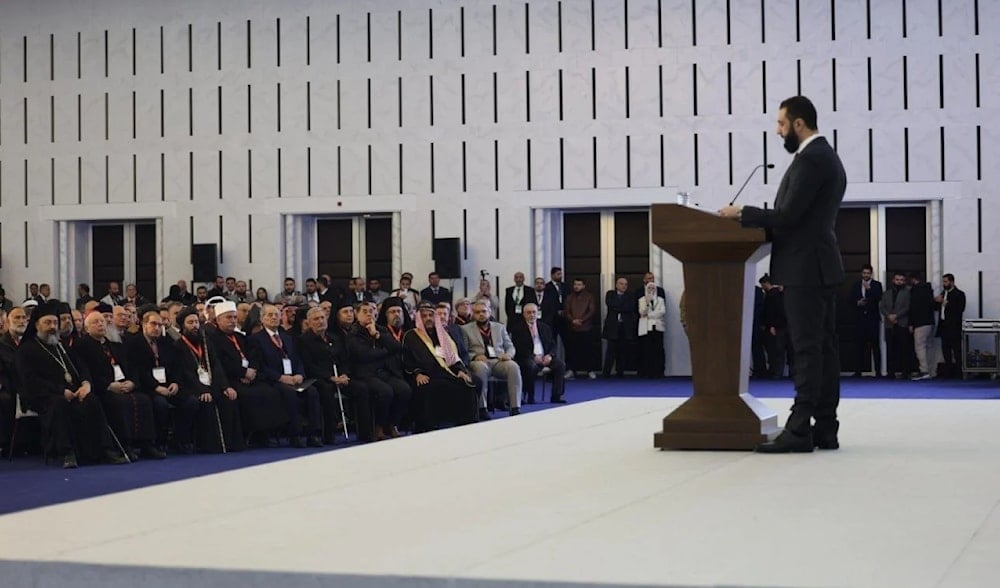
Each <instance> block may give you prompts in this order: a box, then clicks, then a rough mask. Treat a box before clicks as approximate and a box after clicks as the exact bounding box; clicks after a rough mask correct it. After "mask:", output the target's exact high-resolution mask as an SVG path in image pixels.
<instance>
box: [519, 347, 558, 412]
mask: <svg viewBox="0 0 1000 588" xmlns="http://www.w3.org/2000/svg"><path fill="white" fill-rule="evenodd" d="M517 365H518V367H520V368H521V390H523V391H524V394H525V395H526V396H527V397H528V400H530V401H531V402H534V401H535V379H536V378H537V376H538V372H540V371H541V370H542V366H540V365H538V364H537V363H535V358H534V357H532V358H530V359H521V360H520V361H518V362H517ZM548 367H549V369H550V370H552V394H551V399H552V400H556V399H558V398H562V395H563V393H565V392H566V379H565V378H566V364H564V363H563V362H561V361H559V358H558V357H553V358H552V361H550V362H549V366H548Z"/></svg>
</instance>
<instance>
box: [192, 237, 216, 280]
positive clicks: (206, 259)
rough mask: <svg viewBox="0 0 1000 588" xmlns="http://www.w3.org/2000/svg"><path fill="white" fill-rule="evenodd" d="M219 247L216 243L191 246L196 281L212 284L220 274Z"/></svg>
mask: <svg viewBox="0 0 1000 588" xmlns="http://www.w3.org/2000/svg"><path fill="white" fill-rule="evenodd" d="M217 250H218V246H217V245H216V244H215V243H196V244H193V245H191V265H192V266H193V269H194V281H195V282H203V283H211V282H214V281H215V276H216V275H217V274H218V273H219V268H218V261H219V254H218V252H217Z"/></svg>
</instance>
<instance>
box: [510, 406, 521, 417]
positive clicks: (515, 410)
mask: <svg viewBox="0 0 1000 588" xmlns="http://www.w3.org/2000/svg"><path fill="white" fill-rule="evenodd" d="M519 414H521V409H520V408H518V407H516V406H515V407H514V408H512V409H510V416H517V415H519Z"/></svg>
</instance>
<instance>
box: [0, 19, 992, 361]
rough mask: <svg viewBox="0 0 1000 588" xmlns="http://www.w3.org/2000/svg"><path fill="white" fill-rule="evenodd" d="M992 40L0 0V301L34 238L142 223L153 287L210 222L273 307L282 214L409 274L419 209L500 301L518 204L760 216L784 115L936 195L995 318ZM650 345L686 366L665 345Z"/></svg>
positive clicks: (925, 25)
mask: <svg viewBox="0 0 1000 588" xmlns="http://www.w3.org/2000/svg"><path fill="white" fill-rule="evenodd" d="M998 25H1000V3H997V2H982V1H979V2H977V1H976V0H946V1H945V0H885V1H878V2H866V1H865V0H824V1H813V0H809V1H802V0H762V1H761V2H751V1H746V2H744V1H727V0H562V1H561V2H560V1H557V0H532V1H530V2H508V1H498V2H495V3H494V2H489V1H486V0H475V1H472V0H466V1H464V2H446V1H443V0H437V1H434V0H405V1H404V0H380V1H378V2H367V3H366V2H359V1H354V0H351V1H340V2H335V1H329V0H323V1H320V0H314V1H308V0H285V1H282V2H265V3H261V2H257V3H247V2H243V1H238V0H213V1H212V2H201V1H194V0H172V1H162V2H161V1H157V2H152V1H135V2H125V1H112V0H73V1H70V0H62V1H47V2H37V1H34V0H5V1H4V2H3V3H0V280H2V282H3V283H4V285H5V286H6V287H7V289H8V292H10V293H11V295H12V297H19V296H20V295H21V290H22V289H23V288H24V287H25V284H27V283H28V282H30V281H39V282H40V281H49V282H53V283H56V284H57V285H58V286H59V291H60V292H65V291H66V290H67V289H68V288H70V287H71V285H72V282H74V281H75V280H77V279H83V276H79V275H78V273H77V270H76V267H74V270H73V271H71V272H63V273H64V274H65V275H68V276H71V277H68V278H66V279H64V280H63V281H65V282H67V283H60V281H59V277H60V271H59V270H58V269H57V267H56V263H57V261H58V260H59V259H62V258H61V257H60V255H59V251H57V250H56V249H57V243H58V239H57V221H59V220H82V219H101V218H119V219H125V218H153V217H159V218H162V227H163V248H164V267H163V276H164V277H165V279H166V280H167V282H168V283H169V282H170V281H172V280H173V279H175V278H176V277H182V276H187V275H189V274H190V272H191V268H190V265H189V258H188V255H187V251H188V244H189V243H190V242H191V241H194V242H219V240H220V229H219V226H220V222H219V217H220V216H222V217H223V222H222V227H223V228H222V233H223V234H222V235H221V237H222V242H223V247H222V256H223V261H224V263H223V264H222V265H221V271H222V273H225V274H232V275H240V276H246V277H250V278H253V280H254V282H255V283H256V284H265V285H269V286H272V287H273V286H276V285H277V284H278V281H279V279H280V278H281V277H283V275H284V273H285V271H286V256H285V252H284V243H283V241H282V230H283V229H282V227H283V226H284V222H285V221H284V220H283V219H282V215H283V214H294V213H302V212H308V213H310V214H319V213H324V212H328V213H350V212H366V211H370V210H376V211H380V212H389V211H395V212H399V213H400V216H399V218H400V219H401V222H402V223H403V227H402V231H401V233H400V234H401V238H402V252H401V258H400V259H399V260H398V262H399V264H400V265H401V269H405V270H408V271H412V272H413V273H414V274H416V275H418V276H420V275H422V274H425V273H426V272H427V271H429V270H430V269H431V267H432V262H431V260H430V239H431V236H432V235H431V215H430V211H431V210H433V211H434V227H435V236H438V237H455V236H457V237H463V236H466V237H467V255H466V256H465V258H464V261H463V265H464V270H465V273H466V274H467V275H469V276H474V275H476V274H477V273H478V270H479V269H487V270H489V271H490V272H491V274H493V275H494V276H499V277H500V279H501V282H504V283H506V282H509V281H510V276H511V275H512V274H513V272H514V271H517V270H526V271H529V272H534V273H536V274H544V273H545V272H546V271H547V268H544V267H534V268H533V267H532V264H533V260H534V259H536V256H535V252H536V251H548V249H546V248H537V247H536V245H535V244H534V243H533V239H535V238H536V235H535V233H536V231H535V224H534V223H533V222H532V218H533V217H532V215H531V208H532V207H553V208H558V207H562V206H568V207H581V206H583V207H586V206H593V207H599V206H606V205H609V204H615V203H622V204H625V203H649V202H651V201H670V200H672V199H673V196H672V195H673V193H674V192H675V191H676V190H677V189H684V190H688V191H690V192H692V193H693V195H694V197H695V199H696V200H698V201H699V202H700V203H701V205H702V206H704V207H706V208H716V207H717V206H719V205H721V204H722V203H723V202H725V201H726V200H728V198H729V196H730V195H731V194H732V193H733V191H734V188H735V187H736V186H738V185H739V184H740V183H741V182H742V180H743V177H744V175H745V174H746V173H747V171H748V170H749V169H750V168H752V167H753V166H754V165H756V164H757V163H759V162H761V161H764V160H765V159H767V160H769V161H771V162H773V163H775V164H776V166H777V168H776V169H774V170H772V171H771V172H770V173H768V174H766V175H765V174H762V175H760V176H758V177H757V178H756V179H755V180H754V181H752V182H751V184H750V185H749V186H748V188H747V190H746V192H745V193H744V195H743V197H742V198H743V200H744V201H745V202H751V203H757V204H761V203H764V202H767V201H770V200H771V199H772V197H773V191H774V188H775V186H776V183H777V181H778V180H779V178H780V176H781V173H782V172H783V171H784V168H785V167H786V166H787V164H788V157H787V155H786V154H785V153H784V152H783V150H782V148H781V144H780V140H778V139H777V138H776V137H775V136H774V133H773V131H774V119H775V114H776V108H777V103H778V102H779V101H780V100H781V99H782V98H785V97H787V96H789V95H793V94H796V93H798V92H801V93H804V94H806V95H808V96H810V97H811V98H813V100H814V101H815V103H816V105H817V107H818V109H819V111H820V121H819V122H820V127H821V130H822V131H823V132H824V133H826V134H827V135H828V136H830V137H833V136H834V133H836V141H837V147H838V150H839V151H840V153H841V155H842V157H843V159H844V162H845V165H846V166H847V170H848V176H849V179H850V181H851V186H850V188H849V192H848V198H849V199H853V200H865V201H877V200H890V201H908V200H924V199H943V203H942V207H941V217H942V219H943V221H944V230H943V235H942V238H943V243H942V245H941V256H942V258H943V265H944V269H945V270H946V271H951V272H953V273H955V274H956V275H957V276H958V280H959V283H960V285H962V286H964V287H965V289H966V290H967V291H968V293H969V295H970V308H971V309H972V310H973V313H975V311H976V310H978V306H979V304H980V297H979V292H978V290H979V272H980V270H981V271H982V284H983V291H984V293H985V295H986V298H985V299H984V300H983V301H982V306H983V312H984V314H986V315H996V314H998V313H1000V298H998V297H997V296H995V295H993V294H992V293H993V292H996V291H997V290H998V289H1000V272H998V271H996V269H995V268H994V267H992V266H988V265H987V264H986V263H985V260H986V259H987V258H989V257H991V256H995V255H996V254H997V253H998V252H1000V250H998V248H1000V239H998V238H997V237H998V233H997V229H996V228H995V227H997V226H998V225H1000V222H998V221H1000V206H998V199H997V196H996V195H995V194H994V193H993V192H992V191H991V190H990V189H988V186H991V185H994V184H995V183H996V180H997V167H998V166H997V165H996V161H997V159H996V152H997V149H998V147H1000V136H998V131H997V129H996V127H995V125H991V124H989V122H990V121H995V120H997V119H998V116H997V114H998V112H997V110H998V101H1000V98H998V96H1000V69H998V67H997V63H1000V60H998V55H997V37H996V33H995V32H994V31H995V30H997V26H998ZM161 47H162V50H161ZM977 64H978V65H977ZM133 67H134V70H133ZM161 68H162V71H161ZM869 71H870V73H869ZM560 80H561V82H560ZM869 80H870V82H869ZM432 87H433V90H432ZM133 93H134V96H135V98H134V100H133ZM220 95H221V115H220V98H219V97H220ZM369 95H370V99H369ZM560 96H561V100H560ZM400 98H401V99H400ZM133 104H134V106H133ZM279 104H280V108H279ZM307 104H308V108H307ZM279 112H280V115H279ZM463 117H464V118H463ZM133 119H134V123H133ZM279 121H280V130H279ZM432 121H433V122H432ZM220 127H221V129H220ZM942 129H943V130H942ZM133 134H134V136H133ZM529 142H530V161H529ZM661 145H662V152H661ZM696 145H697V148H696ZM400 146H402V161H400ZM432 153H433V155H432ZM560 153H561V154H560ZM338 154H339V159H338ZM595 157H596V168H595V163H594V162H595ZM432 161H433V164H432ZM279 162H280V164H279ZM220 167H221V169H220ZM400 167H402V177H400ZM369 178H370V179H369ZM529 187H530V189H529ZM595 188H596V189H597V191H594V190H595ZM401 193H402V194H405V195H407V196H406V197H400V196H399V195H400V194H401ZM979 199H982V204H981V210H982V214H981V216H980V215H979V212H978V211H979V210H980V206H979V205H978V202H979ZM497 209H498V210H499V215H498V216H497V214H496V212H495V211H496V210H497ZM463 212H464V214H463ZM463 219H465V220H464V221H463ZM192 231H193V233H192ZM251 232H252V234H253V238H252V247H248V243H249V242H250V237H251V235H250V234H251ZM498 232H499V240H500V249H501V251H500V256H499V258H498V256H497V252H496V240H497V237H498ZM980 235H981V237H980ZM308 247H309V246H306V247H305V248H304V249H305V255H304V256H303V257H302V258H301V259H299V258H295V257H294V256H293V257H292V258H291V259H299V261H297V262H296V264H297V265H296V266H295V267H293V268H292V269H293V270H294V271H302V272H303V273H305V272H306V271H307V270H306V269H302V267H301V266H306V267H308V261H309V254H310V253H309V251H308ZM251 259H252V262H251ZM544 259H545V260H546V261H545V262H544V263H549V262H558V261H559V260H558V259H554V258H552V257H551V256H548V254H546V257H545V258H544ZM657 261H659V260H657ZM654 265H656V263H654ZM76 266H77V267H78V266H79V262H77V263H76ZM663 268H664V273H666V274H667V275H665V276H664V277H663V281H664V283H665V285H666V286H667V288H668V290H671V291H672V294H673V295H675V296H676V294H677V291H678V290H679V288H680V276H679V272H678V271H677V267H676V264H675V263H674V262H673V261H672V260H669V261H668V260H664V262H663ZM299 277H300V278H304V277H305V275H302V276H299ZM419 281H420V280H418V282H419ZM471 283H472V284H473V285H474V281H471ZM473 287H474V286H473ZM675 326H676V325H675ZM668 346H669V347H670V348H671V350H672V351H671V362H670V369H671V370H673V371H675V372H678V373H683V372H685V371H687V369H688V367H687V365H686V361H687V359H686V357H687V355H686V351H685V350H684V338H683V335H682V334H680V331H679V328H674V329H673V331H672V332H671V333H670V341H669V342H668Z"/></svg>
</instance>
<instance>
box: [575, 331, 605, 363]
mask: <svg viewBox="0 0 1000 588" xmlns="http://www.w3.org/2000/svg"><path fill="white" fill-rule="evenodd" d="M598 345H599V340H597V339H596V337H595V333H594V331H593V329H591V330H590V331H574V330H572V329H567V331H566V369H570V370H573V371H577V372H592V371H595V370H597V369H598V368H599V367H600V365H599V364H600V360H601V350H600V348H599V347H598Z"/></svg>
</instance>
